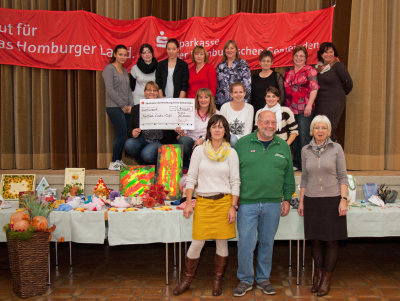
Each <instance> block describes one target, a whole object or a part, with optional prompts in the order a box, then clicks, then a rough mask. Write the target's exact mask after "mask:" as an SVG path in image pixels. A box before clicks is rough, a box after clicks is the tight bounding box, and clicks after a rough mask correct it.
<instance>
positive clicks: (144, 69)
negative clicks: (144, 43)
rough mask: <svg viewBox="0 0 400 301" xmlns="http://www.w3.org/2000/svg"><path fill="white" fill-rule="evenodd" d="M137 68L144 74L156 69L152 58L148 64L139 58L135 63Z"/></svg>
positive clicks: (155, 63)
mask: <svg viewBox="0 0 400 301" xmlns="http://www.w3.org/2000/svg"><path fill="white" fill-rule="evenodd" d="M136 64H137V66H138V68H139V69H140V71H142V72H143V73H144V74H150V73H153V72H154V71H156V68H157V65H158V63H157V60H156V59H155V58H154V57H153V59H152V61H151V63H150V64H146V63H145V62H144V61H143V59H142V58H141V57H140V58H139V59H138V61H137V63H136Z"/></svg>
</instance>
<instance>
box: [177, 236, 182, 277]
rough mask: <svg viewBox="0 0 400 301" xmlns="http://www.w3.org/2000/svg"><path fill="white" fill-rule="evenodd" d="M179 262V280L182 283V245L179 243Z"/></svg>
mask: <svg viewBox="0 0 400 301" xmlns="http://www.w3.org/2000/svg"><path fill="white" fill-rule="evenodd" d="M178 253H179V262H178V279H179V282H181V271H182V243H181V242H179V251H178Z"/></svg>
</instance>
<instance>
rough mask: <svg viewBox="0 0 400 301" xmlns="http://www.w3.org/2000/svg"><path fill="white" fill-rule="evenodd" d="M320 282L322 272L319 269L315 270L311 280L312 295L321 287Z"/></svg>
mask: <svg viewBox="0 0 400 301" xmlns="http://www.w3.org/2000/svg"><path fill="white" fill-rule="evenodd" d="M321 280H322V270H321V269H315V274H314V278H313V285H312V288H311V292H312V293H316V292H318V289H319V287H320V286H321Z"/></svg>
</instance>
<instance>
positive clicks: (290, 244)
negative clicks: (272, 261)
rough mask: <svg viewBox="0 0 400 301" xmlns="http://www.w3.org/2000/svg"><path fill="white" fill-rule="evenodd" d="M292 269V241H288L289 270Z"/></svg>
mask: <svg viewBox="0 0 400 301" xmlns="http://www.w3.org/2000/svg"><path fill="white" fill-rule="evenodd" d="M291 269H292V241H291V240H289V270H291Z"/></svg>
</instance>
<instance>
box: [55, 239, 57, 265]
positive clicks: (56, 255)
mask: <svg viewBox="0 0 400 301" xmlns="http://www.w3.org/2000/svg"><path fill="white" fill-rule="evenodd" d="M55 243H56V244H55V246H56V266H58V242H57V241H56V242H55Z"/></svg>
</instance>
